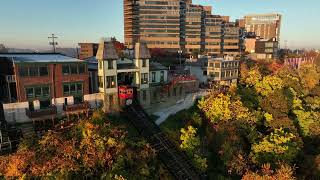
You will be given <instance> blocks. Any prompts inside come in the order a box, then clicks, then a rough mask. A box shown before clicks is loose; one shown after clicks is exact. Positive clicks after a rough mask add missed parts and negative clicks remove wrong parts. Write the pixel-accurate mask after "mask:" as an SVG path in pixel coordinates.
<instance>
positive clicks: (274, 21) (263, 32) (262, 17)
mask: <svg viewBox="0 0 320 180" xmlns="http://www.w3.org/2000/svg"><path fill="white" fill-rule="evenodd" d="M281 17H282V16H281V15H280V14H277V13H270V14H252V15H247V16H245V17H244V21H245V29H246V30H247V32H255V33H256V35H257V36H259V37H260V38H262V39H271V38H276V41H280V30H281Z"/></svg>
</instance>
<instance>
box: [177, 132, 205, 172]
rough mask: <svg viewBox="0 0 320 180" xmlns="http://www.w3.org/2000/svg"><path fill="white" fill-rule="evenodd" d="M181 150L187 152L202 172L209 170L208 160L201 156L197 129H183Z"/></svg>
mask: <svg viewBox="0 0 320 180" xmlns="http://www.w3.org/2000/svg"><path fill="white" fill-rule="evenodd" d="M180 140H181V144H180V148H181V149H182V150H184V151H186V152H187V154H188V156H189V157H191V158H192V159H193V163H194V164H195V166H196V167H197V168H198V169H199V170H200V171H202V172H205V171H206V170H207V168H208V165H207V159H206V158H203V157H202V156H201V155H200V152H199V148H200V138H199V136H197V128H194V127H192V126H188V128H186V129H184V128H182V129H181V136H180Z"/></svg>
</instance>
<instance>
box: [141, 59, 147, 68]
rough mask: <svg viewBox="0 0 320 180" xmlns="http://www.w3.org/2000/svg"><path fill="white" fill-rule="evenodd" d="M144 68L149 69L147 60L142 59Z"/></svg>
mask: <svg viewBox="0 0 320 180" xmlns="http://www.w3.org/2000/svg"><path fill="white" fill-rule="evenodd" d="M142 67H147V60H146V59H142Z"/></svg>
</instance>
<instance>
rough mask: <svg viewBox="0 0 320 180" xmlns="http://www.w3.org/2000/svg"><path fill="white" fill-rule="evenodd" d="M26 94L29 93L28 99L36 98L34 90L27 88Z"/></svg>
mask: <svg viewBox="0 0 320 180" xmlns="http://www.w3.org/2000/svg"><path fill="white" fill-rule="evenodd" d="M26 92H27V98H28V99H31V98H34V92H33V88H27V89H26Z"/></svg>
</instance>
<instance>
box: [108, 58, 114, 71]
mask: <svg viewBox="0 0 320 180" xmlns="http://www.w3.org/2000/svg"><path fill="white" fill-rule="evenodd" d="M108 69H113V60H108Z"/></svg>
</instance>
